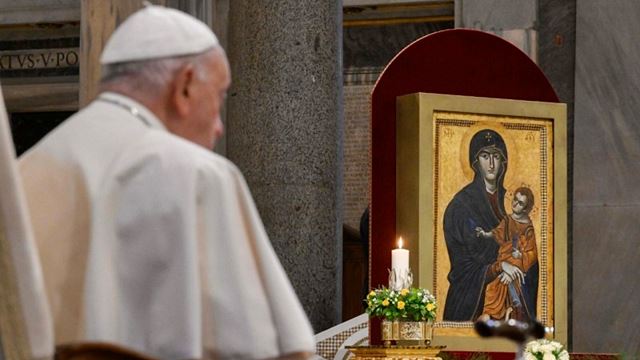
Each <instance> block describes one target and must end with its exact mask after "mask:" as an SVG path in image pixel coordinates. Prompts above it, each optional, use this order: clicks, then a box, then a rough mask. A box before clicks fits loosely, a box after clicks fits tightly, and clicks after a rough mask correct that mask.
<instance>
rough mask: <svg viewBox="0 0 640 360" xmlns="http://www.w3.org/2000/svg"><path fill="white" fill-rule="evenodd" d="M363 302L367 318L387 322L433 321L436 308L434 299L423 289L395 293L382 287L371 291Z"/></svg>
mask: <svg viewBox="0 0 640 360" xmlns="http://www.w3.org/2000/svg"><path fill="white" fill-rule="evenodd" d="M364 301H365V302H366V303H367V310H366V311H367V314H369V316H371V317H380V318H382V319H384V320H389V321H394V320H401V321H429V320H431V321H433V320H434V319H435V318H436V309H437V307H438V305H437V303H436V298H435V297H434V296H433V295H431V293H430V292H429V290H427V289H424V288H410V289H402V290H400V291H396V290H391V289H387V288H384V287H383V288H380V289H376V290H373V291H371V292H370V293H369V295H367V298H366V299H365V300H364Z"/></svg>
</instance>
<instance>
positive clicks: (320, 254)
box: [227, 0, 343, 331]
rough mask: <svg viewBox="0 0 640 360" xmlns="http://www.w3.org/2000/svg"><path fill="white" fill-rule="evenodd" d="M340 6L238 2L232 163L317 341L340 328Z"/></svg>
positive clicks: (309, 0) (233, 5)
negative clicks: (329, 329)
mask: <svg viewBox="0 0 640 360" xmlns="http://www.w3.org/2000/svg"><path fill="white" fill-rule="evenodd" d="M341 21H342V4H341V2H340V1H335V2H331V1H313V0H278V1H269V2H265V1H251V0H234V1H232V2H230V8H229V33H228V49H227V52H228V55H229V58H230V63H231V68H232V77H233V85H232V88H231V89H230V91H229V97H228V102H227V104H228V111H227V156H228V157H229V158H230V159H231V160H232V161H233V162H235V163H236V164H237V165H238V166H239V167H240V169H241V170H242V171H243V173H244V175H245V177H246V179H247V182H248V183H249V187H250V188H251V191H252V192H253V196H254V198H255V200H256V203H257V205H258V209H259V211H260V214H261V216H262V220H263V221H264V223H265V226H266V229H267V232H268V234H269V236H270V239H271V242H272V243H273V245H274V247H275V250H276V252H277V253H278V255H279V257H280V260H281V262H282V264H283V265H284V268H285V270H286V271H287V273H288V274H289V278H290V279H291V281H292V283H293V286H294V288H295V289H296V292H297V293H298V296H299V297H300V300H301V301H302V304H303V306H304V308H305V310H306V311H307V314H308V316H309V318H310V320H311V322H312V324H313V326H314V329H315V330H316V331H321V330H323V329H326V328H327V327H330V326H332V325H333V324H335V323H336V322H337V321H338V320H339V319H340V312H341V310H340V307H341V304H340V302H341V300H340V299H341V289H340V286H339V283H340V281H341V277H342V274H341V271H342V269H341V257H342V255H341V252H342V204H341V193H342V189H341V188H342V180H341V177H342V169H341V167H342V136H343V135H342V133H343V131H342V105H341V102H342V94H341V92H342V91H341V88H342V85H341V84H342V61H341V59H342V36H341V34H342V29H341Z"/></svg>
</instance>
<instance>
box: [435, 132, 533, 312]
mask: <svg viewBox="0 0 640 360" xmlns="http://www.w3.org/2000/svg"><path fill="white" fill-rule="evenodd" d="M508 160H509V154H508V152H507V147H506V144H505V142H504V139H503V138H502V136H501V135H500V134H499V133H498V132H496V131H494V130H490V129H485V130H481V131H478V132H477V133H475V134H474V136H473V137H472V139H471V143H470V145H469V166H471V168H472V169H473V172H474V174H475V175H474V178H473V181H471V182H470V183H469V184H467V185H466V186H464V187H463V188H462V189H461V190H460V191H458V192H457V193H456V194H455V195H454V197H453V199H452V200H451V202H450V203H449V204H448V205H447V208H446V210H445V213H444V224H443V225H444V238H445V243H446V247H447V251H448V254H449V260H450V264H451V270H450V272H449V274H448V277H447V279H448V281H449V290H448V292H447V298H446V301H445V306H444V315H443V320H445V321H474V320H476V319H477V318H478V317H479V316H481V315H488V316H490V317H491V318H493V319H497V320H507V319H516V320H521V321H528V320H530V319H535V318H536V301H537V293H538V254H537V247H536V238H535V231H534V228H533V225H532V222H531V219H530V217H529V213H530V211H531V209H532V208H533V206H534V195H533V192H532V191H531V189H530V188H528V187H525V186H523V187H519V188H517V189H509V191H510V192H511V193H513V200H512V201H511V209H510V211H509V213H507V212H506V211H505V206H504V200H505V192H506V189H505V188H504V178H505V174H506V173H507V169H508V163H509V161H508Z"/></svg>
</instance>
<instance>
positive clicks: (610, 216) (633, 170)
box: [573, 0, 640, 357]
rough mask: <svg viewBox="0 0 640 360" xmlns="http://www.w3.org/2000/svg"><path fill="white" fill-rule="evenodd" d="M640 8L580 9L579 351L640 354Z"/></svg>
mask: <svg viewBox="0 0 640 360" xmlns="http://www.w3.org/2000/svg"><path fill="white" fill-rule="evenodd" d="M638 14H640V2H637V1H627V0H609V1H601V0H579V1H578V2H577V24H576V80H575V126H574V129H575V145H574V168H573V170H574V177H573V181H574V193H573V196H574V198H573V199H574V208H573V210H574V224H573V235H574V236H573V237H574V242H573V259H574V260H573V339H574V342H573V348H574V350H577V351H598V352H604V351H607V352H622V353H624V354H627V355H632V356H636V357H637V356H638V355H640V341H639V340H640V305H639V304H640V303H639V302H638V299H640V281H638V280H637V273H638V268H639V267H640V246H638V243H637V241H638V234H640V221H638V219H639V218H640V192H638V191H637V189H638V185H639V184H640V180H639V178H640V121H639V120H638V113H639V112H640V100H638V98H637V97H636V96H635V95H636V92H637V91H640V66H638V59H640V47H639V46H638V39H637V37H638V34H640V22H638Z"/></svg>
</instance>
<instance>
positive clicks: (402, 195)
mask: <svg viewBox="0 0 640 360" xmlns="http://www.w3.org/2000/svg"><path fill="white" fill-rule="evenodd" d="M439 112H440V113H442V112H452V113H460V114H471V115H474V114H475V115H482V116H485V115H490V116H498V117H514V118H516V119H541V120H543V119H544V120H547V121H551V122H552V128H553V131H552V135H553V138H552V139H549V140H551V141H552V143H551V144H552V146H553V173H552V174H551V175H552V176H551V178H552V180H551V181H552V182H553V184H545V186H552V189H553V207H552V209H553V211H552V216H553V255H554V256H553V258H550V259H546V258H542V256H546V251H544V250H545V249H544V247H543V246H542V247H541V249H540V250H541V253H542V252H545V254H542V256H541V264H542V263H543V262H544V263H545V264H548V265H549V267H550V268H551V271H552V276H553V278H552V279H551V280H552V285H551V286H550V288H549V291H550V292H552V294H551V296H552V297H553V304H549V305H551V306H552V309H553V312H552V314H553V318H551V317H550V316H549V315H547V313H546V306H544V307H543V309H542V310H543V311H542V312H541V314H540V315H541V320H542V321H543V322H544V323H545V325H547V326H552V327H553V328H554V329H555V334H554V335H555V336H554V337H555V338H556V339H557V340H559V341H561V342H563V343H566V341H567V339H568V327H567V293H566V289H567V270H566V269H567V147H566V145H567V139H566V105H565V104H558V103H543V102H534V101H521V100H506V99H493V98H479V97H466V96H455V95H442V94H427V93H416V94H410V95H405V96H402V97H399V98H398V99H397V115H396V136H397V139H396V144H397V145H396V158H397V160H396V177H397V181H396V189H397V192H396V193H397V198H396V202H397V213H396V224H397V232H398V234H399V235H400V234H402V235H406V237H407V238H410V239H418V241H413V242H409V249H410V250H412V251H411V260H410V261H411V264H412V267H413V268H414V269H413V270H414V274H415V275H416V277H417V279H416V282H417V283H418V284H419V285H420V286H423V287H426V288H429V289H431V290H435V289H434V288H433V286H434V285H435V271H436V269H437V267H436V266H437V264H436V263H435V260H436V249H435V245H436V244H435V241H434V239H435V229H436V228H437V227H436V225H437V218H436V216H435V214H436V212H435V210H436V209H437V208H434V206H435V201H436V199H435V195H434V193H435V191H434V184H437V182H436V180H437V177H438V174H437V166H436V163H435V159H436V158H435V156H437V153H436V152H437V150H438V147H437V146H435V144H436V143H437V141H438V139H437V137H438V132H437V131H434V130H436V129H435V124H436V122H435V121H434V116H435V115H436V114H437V113H439ZM461 118H463V119H464V116H461ZM460 125H463V126H472V125H473V122H469V121H466V120H461V121H460ZM509 126H511V127H516V128H517V127H521V126H522V124H516V123H514V124H510V125H509ZM534 127H535V126H534ZM544 140H545V137H544V136H541V139H540V141H541V144H540V146H543V147H546V146H547V144H546V143H544ZM543 154H546V151H543V152H541V162H545V161H546V159H544V158H543V157H542V155H543ZM541 168H542V169H544V167H541ZM541 184H542V183H541ZM544 193H545V194H546V192H544ZM541 201H547V199H546V197H543V198H542V199H541ZM541 215H542V214H541ZM541 221H543V218H541ZM544 233H545V234H546V233H547V232H546V231H545V232H544ZM544 245H546V241H544ZM419 259H434V261H429V262H427V263H419ZM416 264H417V265H416ZM546 274H547V272H546V271H543V269H542V268H541V278H542V276H546ZM543 290H544V287H542V288H541V291H543ZM545 295H546V294H543V293H541V297H543V298H545V299H546V298H547V297H546V296H545ZM471 326H472V323H470V322H459V323H458V322H439V323H436V329H434V344H443V345H447V347H448V349H451V350H476V351H477V350H480V351H489V350H491V351H513V350H514V345H513V344H512V343H509V342H507V341H504V340H484V339H480V338H479V337H477V336H476V335H475V334H474V333H473V330H472V329H470V327H471ZM439 333H440V334H439ZM443 334H447V335H443ZM439 335H440V336H439Z"/></svg>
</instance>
